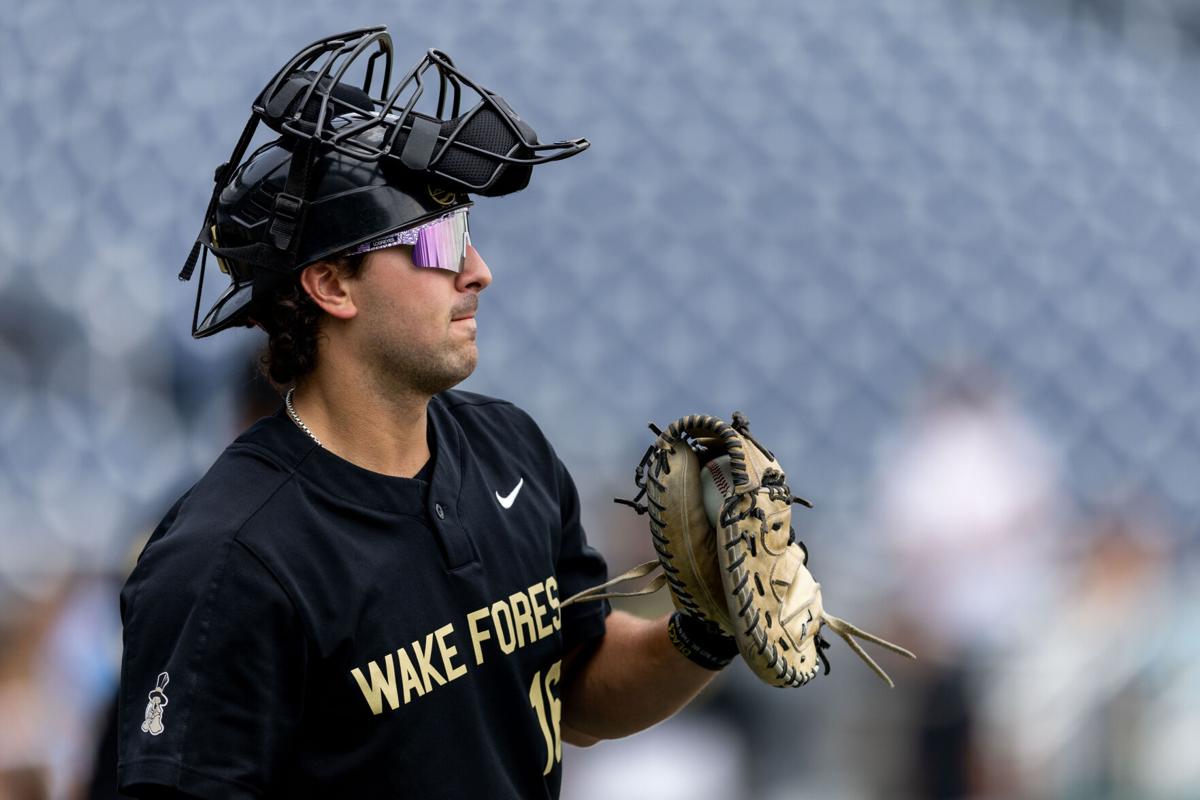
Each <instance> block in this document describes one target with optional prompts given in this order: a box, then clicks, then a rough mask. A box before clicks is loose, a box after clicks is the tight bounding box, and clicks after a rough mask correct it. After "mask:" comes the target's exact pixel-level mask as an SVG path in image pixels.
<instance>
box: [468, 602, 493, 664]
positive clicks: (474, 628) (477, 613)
mask: <svg viewBox="0 0 1200 800" xmlns="http://www.w3.org/2000/svg"><path fill="white" fill-rule="evenodd" d="M491 613H492V610H491V608H489V607H488V606H484V607H483V608H477V609H475V610H474V611H472V612H471V613H470V614H467V627H468V628H469V629H470V630H471V647H473V648H475V666H479V665H480V664H482V663H483V647H482V645H483V643H484V642H486V641H487V640H488V639H490V638H492V632H491V631H489V630H488V629H487V628H480V627H479V621H480V620H482V619H484V618H485V617H489V616H491Z"/></svg>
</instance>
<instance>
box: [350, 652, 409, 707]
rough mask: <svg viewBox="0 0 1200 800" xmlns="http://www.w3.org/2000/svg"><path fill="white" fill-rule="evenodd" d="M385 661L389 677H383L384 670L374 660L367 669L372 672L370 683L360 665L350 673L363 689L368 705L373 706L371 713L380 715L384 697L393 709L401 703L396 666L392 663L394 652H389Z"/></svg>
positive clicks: (384, 658)
mask: <svg viewBox="0 0 1200 800" xmlns="http://www.w3.org/2000/svg"><path fill="white" fill-rule="evenodd" d="M383 663H384V664H386V665H387V678H386V679H385V678H384V677H383V672H382V671H381V670H380V669H379V665H378V664H376V663H375V662H374V661H372V662H370V663H368V664H367V669H368V670H369V671H370V673H371V682H370V683H369V684H368V683H367V679H366V678H365V677H363V672H362V670H361V669H359V668H358V667H355V668H354V669H352V670H350V674H351V675H353V676H354V680H356V681H358V688H359V689H361V690H362V693H363V697H365V698H366V699H367V705H369V706H370V707H371V713H372V714H375V715H379V714H382V713H383V698H385V697H386V698H387V701H388V707H389V708H391V709H392V710H393V711H395V710H396V706H398V705H400V699H399V696H398V695H397V694H396V668H395V666H393V664H392V654H391V653H388V654H387V655H386V656H384V657H383Z"/></svg>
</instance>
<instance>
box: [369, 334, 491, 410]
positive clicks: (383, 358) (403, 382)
mask: <svg viewBox="0 0 1200 800" xmlns="http://www.w3.org/2000/svg"><path fill="white" fill-rule="evenodd" d="M371 350H372V352H370V354H369V356H370V359H371V362H372V363H373V366H374V369H373V370H372V372H373V373H374V374H375V375H376V376H377V380H378V382H379V383H380V384H381V385H380V388H381V389H382V390H383V391H384V392H385V394H387V395H389V396H394V395H396V394H397V393H403V394H417V395H423V396H426V397H432V396H433V395H435V394H438V393H439V392H444V391H446V390H447V389H452V388H454V387H455V386H457V385H458V384H460V383H462V382H463V381H464V380H466V379H467V378H468V377H469V376H470V375H471V373H472V372H474V371H475V365H476V364H477V363H478V361H479V350H478V349H477V348H476V346H475V341H474V340H473V339H472V340H471V341H470V342H469V343H468V344H463V345H460V346H458V347H452V346H450V344H449V343H443V347H442V348H440V349H439V350H437V351H427V350H417V349H414V348H413V347H412V345H411V342H409V343H407V346H406V344H405V343H393V342H385V341H379V342H376V343H375V346H374V347H372V348H371Z"/></svg>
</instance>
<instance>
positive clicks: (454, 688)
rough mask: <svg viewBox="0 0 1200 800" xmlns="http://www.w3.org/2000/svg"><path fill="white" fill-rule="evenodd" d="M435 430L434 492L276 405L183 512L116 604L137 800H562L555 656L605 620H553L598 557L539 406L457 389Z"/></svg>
mask: <svg viewBox="0 0 1200 800" xmlns="http://www.w3.org/2000/svg"><path fill="white" fill-rule="evenodd" d="M429 422H430V426H431V430H432V437H433V440H434V448H433V459H432V470H431V476H430V478H429V480H428V481H427V482H426V481H422V480H420V479H419V478H418V479H403V478H390V477H386V476H383V475H379V474H377V473H373V472H369V471H366V470H363V469H361V468H359V467H356V466H354V465H353V464H351V463H349V462H347V461H344V460H343V459H340V458H338V457H337V456H335V455H333V454H332V453H330V452H329V451H327V450H325V449H323V448H321V447H318V446H317V445H316V444H315V443H314V442H313V441H312V440H311V439H310V438H309V437H308V436H306V435H305V434H304V433H303V432H302V431H300V430H299V429H298V428H297V427H296V426H295V425H294V424H292V422H291V421H290V420H289V419H288V418H287V417H286V416H285V415H284V414H283V413H282V411H281V412H280V413H277V414H276V415H275V416H273V417H268V418H266V419H264V420H261V421H260V422H258V423H257V424H256V425H255V426H254V427H252V428H251V429H250V430H248V431H247V432H246V433H245V434H243V435H242V436H241V437H240V438H239V439H238V440H237V441H236V442H234V443H233V444H232V445H230V447H229V448H228V449H227V450H226V451H225V453H224V454H223V455H222V456H221V457H220V459H218V460H217V462H216V463H215V464H214V465H213V467H212V468H211V469H210V470H209V472H208V474H207V475H205V477H204V478H203V479H201V480H200V481H199V482H198V483H197V484H196V485H195V486H194V487H193V488H192V489H191V491H190V492H188V494H186V495H185V496H184V497H183V498H182V499H181V500H180V501H179V502H178V503H176V505H175V507H174V508H172V509H171V511H170V513H169V514H168V515H167V518H166V519H164V520H163V522H162V523H161V524H160V525H159V527H158V529H157V530H156V531H155V533H154V535H153V536H152V537H151V539H150V541H149V543H148V544H147V545H146V548H145V550H144V551H143V552H142V555H141V557H140V559H139V560H138V564H137V567H136V568H135V569H134V571H133V574H132V575H131V576H130V578H129V581H128V583H127V584H126V585H125V588H124V590H123V591H122V594H121V610H122V618H123V621H124V625H125V655H124V660H123V664H122V668H121V699H120V723H119V724H120V766H119V773H120V782H121V785H122V787H125V788H126V789H127V790H128V788H129V787H133V786H136V785H139V784H156V785H162V786H172V787H177V788H178V789H180V790H182V791H184V792H187V793H190V794H193V795H197V796H199V797H203V798H218V797H219V798H241V797H264V796H265V797H286V798H301V797H321V798H328V797H364V798H366V797H369V798H382V797H388V798H410V797H411V798H465V797H487V798H521V799H522V800H528V799H529V798H544V797H551V798H553V797H557V796H558V791H559V783H560V777H561V760H562V744H561V737H560V734H559V711H560V702H559V695H558V684H559V681H560V679H561V674H560V670H561V666H560V664H561V661H560V659H561V658H562V656H563V654H564V653H565V652H566V651H567V650H569V649H571V648H572V647H574V646H575V645H577V644H581V643H583V642H585V641H587V640H589V639H593V638H595V637H599V636H602V635H603V633H604V627H605V614H606V613H607V606H606V605H605V604H600V603H594V604H592V603H589V604H580V605H576V606H572V607H570V608H568V609H565V610H563V612H562V613H561V614H560V612H559V607H558V606H559V602H560V599H561V598H565V597H566V596H569V595H570V594H573V593H574V592H576V591H579V590H581V589H584V588H586V587H588V586H590V585H593V584H596V583H599V582H601V581H602V580H604V578H605V565H604V561H603V559H602V558H601V557H600V556H599V554H598V553H597V552H596V551H595V550H593V549H591V548H590V547H589V546H588V545H587V543H586V540H585V537H584V533H583V530H582V528H581V526H580V523H579V499H578V495H577V493H576V490H575V486H574V484H573V482H572V480H571V477H570V475H569V474H568V473H567V470H566V469H565V467H564V466H563V465H562V463H561V461H559V459H558V458H557V456H556V455H555V453H554V451H553V450H552V449H551V447H550V445H549V444H548V443H547V441H546V439H545V437H544V436H543V435H542V433H541V431H540V430H539V429H538V428H537V426H536V425H535V424H534V422H533V421H532V420H531V419H530V418H529V416H528V415H526V414H525V413H524V412H523V411H521V410H520V409H518V408H517V407H515V406H513V405H512V404H511V403H507V402H504V401H499V400H494V399H491V398H486V397H482V396H480V395H474V394H469V393H465V392H447V393H445V394H442V395H439V396H437V397H435V398H434V399H433V400H432V401H431V402H430V404H429ZM426 474H429V473H426Z"/></svg>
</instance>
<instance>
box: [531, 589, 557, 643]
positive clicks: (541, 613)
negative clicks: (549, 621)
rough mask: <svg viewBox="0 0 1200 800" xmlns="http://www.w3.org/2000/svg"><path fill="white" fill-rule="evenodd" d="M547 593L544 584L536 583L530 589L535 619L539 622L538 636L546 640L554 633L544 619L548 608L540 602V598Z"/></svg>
mask: <svg viewBox="0 0 1200 800" xmlns="http://www.w3.org/2000/svg"><path fill="white" fill-rule="evenodd" d="M545 591H546V585H545V584H544V583H535V584H534V585H533V586H530V587H529V602H530V603H531V604H532V605H533V618H534V620H535V621H536V622H537V635H538V638H539V639H545V638H546V637H547V636H549V635H550V634H551V633H553V632H554V628H552V627H547V626H546V623H545V621H544V620H543V619H542V618H543V617H545V616H546V607H545V606H544V605H542V604H541V603H539V602H538V596H539V595H541V594H542V593H543V592H545Z"/></svg>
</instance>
